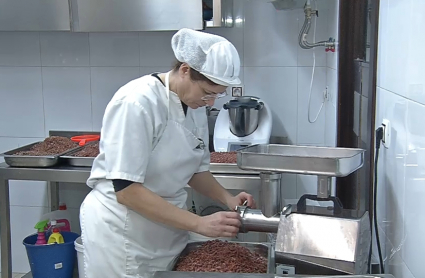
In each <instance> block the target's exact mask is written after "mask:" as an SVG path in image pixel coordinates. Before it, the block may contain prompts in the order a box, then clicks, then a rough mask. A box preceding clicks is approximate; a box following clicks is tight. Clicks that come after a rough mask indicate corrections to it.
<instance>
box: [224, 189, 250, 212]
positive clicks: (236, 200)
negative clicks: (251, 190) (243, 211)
mask: <svg viewBox="0 0 425 278" xmlns="http://www.w3.org/2000/svg"><path fill="white" fill-rule="evenodd" d="M245 201H247V204H246V206H248V207H251V208H254V209H255V208H256V205H255V201H254V197H252V195H251V194H248V193H246V192H241V193H239V194H238V195H236V196H232V197H230V198H229V199H228V200H227V202H226V205H227V207H228V208H229V209H230V210H235V209H236V207H237V206H242V205H243V203H244V202H245Z"/></svg>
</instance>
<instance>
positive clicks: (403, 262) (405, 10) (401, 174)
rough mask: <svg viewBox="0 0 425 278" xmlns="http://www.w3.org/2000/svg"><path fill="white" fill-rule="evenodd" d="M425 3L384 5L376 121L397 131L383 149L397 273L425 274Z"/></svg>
mask: <svg viewBox="0 0 425 278" xmlns="http://www.w3.org/2000/svg"><path fill="white" fill-rule="evenodd" d="M424 9H425V2H424V1H422V0H400V1H390V0H381V7H380V22H379V53H378V79H377V106H376V108H377V115H376V122H375V123H376V127H378V126H379V125H380V124H381V122H382V119H384V118H386V119H389V120H390V121H391V125H392V128H391V134H392V135H391V145H390V147H389V148H388V149H385V148H384V147H382V146H381V150H380V154H379V167H378V179H379V181H378V204H377V205H378V222H379V231H380V237H381V245H382V247H383V252H384V257H385V269H386V272H387V273H392V274H393V275H394V276H395V277H396V278H413V277H416V278H422V277H425V270H424V268H423V257H422V256H423V250H424V249H425V239H424V235H425V218H424V216H423V213H425V205H424V202H423V198H424V196H425V152H424V150H425V129H424V125H423V115H424V114H425V91H424V89H425V87H424V84H425V83H424V82H425V74H424V71H423V65H424V64H425V54H424V51H423V46H424V45H425V39H424V37H423V36H420V35H418V34H423V26H425V17H424V16H423V15H422V14H421V12H419V11H423V10H424ZM375 254H377V253H376V252H375Z"/></svg>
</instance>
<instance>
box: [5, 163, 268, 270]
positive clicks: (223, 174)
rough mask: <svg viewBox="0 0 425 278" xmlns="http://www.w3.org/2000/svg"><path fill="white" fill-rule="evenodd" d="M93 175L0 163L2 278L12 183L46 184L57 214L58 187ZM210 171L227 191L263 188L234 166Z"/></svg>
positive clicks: (69, 168) (8, 253)
mask: <svg viewBox="0 0 425 278" xmlns="http://www.w3.org/2000/svg"><path fill="white" fill-rule="evenodd" d="M90 171H91V167H74V166H68V165H59V166H54V167H50V168H17V167H10V166H8V165H7V164H6V163H0V223H1V226H0V229H1V230H0V231H1V243H2V244H1V258H2V261H1V270H2V272H1V278H11V277H12V260H11V258H12V254H11V252H12V251H11V233H10V228H11V227H10V201H9V180H32V181H47V182H48V189H49V198H50V204H51V209H52V210H56V209H58V206H59V183H60V182H69V183H73V184H78V183H80V184H81V185H82V186H85V184H86V181H87V179H88V178H89V176H90ZM210 171H211V172H212V173H213V175H214V177H215V178H216V179H217V180H218V182H219V183H221V184H222V185H223V187H225V188H226V189H236V190H246V191H250V190H258V189H259V186H260V184H261V180H260V176H259V174H258V173H256V172H251V171H243V170H241V169H239V168H238V167H237V166H236V165H234V164H233V165H223V164H211V168H210ZM28 277H31V276H28Z"/></svg>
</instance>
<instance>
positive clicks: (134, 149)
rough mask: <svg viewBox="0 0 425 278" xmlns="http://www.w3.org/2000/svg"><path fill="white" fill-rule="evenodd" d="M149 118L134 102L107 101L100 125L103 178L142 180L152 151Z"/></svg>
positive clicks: (150, 121) (151, 127)
mask: <svg viewBox="0 0 425 278" xmlns="http://www.w3.org/2000/svg"><path fill="white" fill-rule="evenodd" d="M153 130H154V128H153V121H152V118H151V117H150V116H149V115H148V113H147V112H146V110H145V109H144V108H143V107H142V106H141V105H140V104H139V103H137V102H131V101H126V100H120V101H117V102H115V103H111V105H108V107H107V109H106V112H105V116H104V119H103V126H102V133H101V134H102V135H101V136H102V141H103V148H104V153H105V164H106V171H107V174H106V178H107V179H111V180H113V179H122V180H129V181H133V182H139V183H143V182H144V179H145V175H146V168H147V165H148V161H149V157H150V155H151V152H152V144H153V143H152V142H153V137H154V135H153Z"/></svg>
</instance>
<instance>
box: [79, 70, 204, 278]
mask: <svg viewBox="0 0 425 278" xmlns="http://www.w3.org/2000/svg"><path fill="white" fill-rule="evenodd" d="M165 83H166V91H167V97H168V122H167V125H166V128H165V129H164V132H163V135H162V137H161V139H160V140H159V142H158V143H157V145H156V146H155V147H154V149H153V152H152V154H151V156H150V158H149V163H148V167H147V170H146V176H145V182H144V186H145V187H146V188H148V189H149V190H151V191H153V192H154V193H156V194H158V195H159V196H161V197H162V198H163V199H165V200H166V201H168V202H169V203H171V204H173V205H175V206H177V207H179V208H183V209H186V199H187V193H186V191H185V190H184V187H185V186H186V185H187V183H188V181H189V180H190V179H191V177H192V176H193V174H194V173H196V172H197V171H198V169H199V166H200V164H201V160H202V157H203V154H204V150H203V148H204V144H203V142H202V141H201V140H199V139H198V138H202V135H203V134H202V133H203V132H204V130H202V129H200V130H196V129H195V130H194V133H195V134H194V133H192V132H191V131H189V130H188V129H187V128H185V127H184V126H183V125H182V124H180V123H178V122H176V121H173V119H172V118H171V117H170V105H176V103H173V101H174V102H176V101H177V100H174V98H172V97H171V96H170V93H169V74H167V76H166V80H165ZM178 105H180V104H178ZM141 155H142V154H141ZM80 222H81V230H82V240H83V246H84V266H85V275H86V277H87V278H105V277H113V278H134V277H143V278H149V277H152V275H153V273H154V272H155V271H157V270H165V268H166V266H167V265H168V264H169V263H170V262H171V260H172V259H173V258H174V257H175V256H176V255H178V254H179V253H180V252H181V251H182V250H183V249H184V247H185V246H186V244H187V241H188V233H187V231H183V230H178V229H174V228H172V227H170V226H166V225H163V224H159V223H156V222H153V221H150V220H148V219H146V218H144V217H143V216H141V215H140V214H138V213H136V212H134V211H132V210H131V209H128V208H127V207H126V206H123V205H121V204H119V203H118V202H117V200H116V195H115V192H114V188H113V184H112V181H110V180H104V181H100V182H98V183H97V184H96V185H95V186H94V188H93V190H92V191H91V192H90V193H89V194H88V195H87V197H86V199H85V200H84V202H83V204H82V206H81V212H80Z"/></svg>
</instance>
